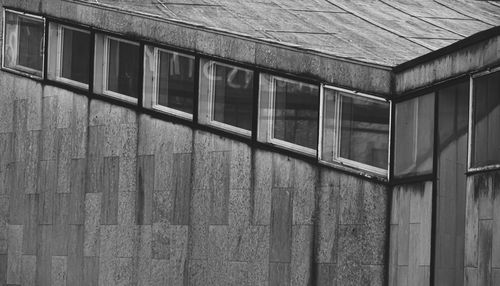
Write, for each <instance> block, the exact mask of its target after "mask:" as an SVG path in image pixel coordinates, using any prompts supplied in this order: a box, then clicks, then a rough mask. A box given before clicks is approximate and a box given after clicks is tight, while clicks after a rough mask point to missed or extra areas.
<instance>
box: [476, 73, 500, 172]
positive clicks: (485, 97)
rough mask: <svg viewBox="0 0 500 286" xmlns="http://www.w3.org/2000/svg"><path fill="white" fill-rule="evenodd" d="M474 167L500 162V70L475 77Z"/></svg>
mask: <svg viewBox="0 0 500 286" xmlns="http://www.w3.org/2000/svg"><path fill="white" fill-rule="evenodd" d="M473 86H474V94H473V97H474V99H473V100H474V102H473V103H474V112H473V115H474V118H473V127H474V129H473V134H472V135H473V139H472V141H473V152H472V158H471V159H472V162H471V163H472V164H471V166H472V167H482V166H487V165H494V164H500V127H499V126H500V72H495V73H492V74H488V75H485V76H481V77H478V78H475V79H474V84H473Z"/></svg>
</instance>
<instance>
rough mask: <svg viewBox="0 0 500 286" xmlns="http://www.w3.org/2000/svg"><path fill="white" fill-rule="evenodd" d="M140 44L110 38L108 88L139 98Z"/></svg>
mask: <svg viewBox="0 0 500 286" xmlns="http://www.w3.org/2000/svg"><path fill="white" fill-rule="evenodd" d="M139 55H140V53H139V45H137V44H133V43H129V42H124V41H119V40H115V39H111V38H110V39H108V58H107V59H108V62H107V71H108V74H107V90H109V91H112V92H116V93H119V94H123V95H127V96H130V97H134V98H137V92H138V79H139V61H138V57H139Z"/></svg>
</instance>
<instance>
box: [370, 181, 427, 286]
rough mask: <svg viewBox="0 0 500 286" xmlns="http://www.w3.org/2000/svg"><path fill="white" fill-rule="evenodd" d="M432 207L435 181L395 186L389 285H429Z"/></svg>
mask: <svg viewBox="0 0 500 286" xmlns="http://www.w3.org/2000/svg"><path fill="white" fill-rule="evenodd" d="M431 206H432V182H425V183H418V184H413V185H412V184H410V185H402V186H397V187H395V188H394V190H393V197H392V209H391V218H390V219H391V229H390V241H391V244H390V254H389V285H429V283H430V276H429V275H430V262H431V258H430V257H431V256H430V253H431V251H430V247H431V243H430V242H431V223H432V222H431V221H432V208H431ZM370 241H372V240H370Z"/></svg>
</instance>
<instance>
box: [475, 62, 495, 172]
mask: <svg viewBox="0 0 500 286" xmlns="http://www.w3.org/2000/svg"><path fill="white" fill-rule="evenodd" d="M496 72H500V66H497V67H494V68H491V69H488V70H485V71H481V72H477V73H474V74H471V75H470V77H469V127H468V132H469V134H468V136H467V171H468V172H479V171H488V170H497V169H500V163H498V164H489V165H485V166H481V167H472V153H473V152H474V150H473V148H474V146H473V145H474V144H473V143H474V141H475V138H474V136H473V132H474V127H475V125H474V115H475V113H474V111H475V110H474V109H475V101H474V79H476V78H479V77H482V76H486V75H489V74H492V73H496Z"/></svg>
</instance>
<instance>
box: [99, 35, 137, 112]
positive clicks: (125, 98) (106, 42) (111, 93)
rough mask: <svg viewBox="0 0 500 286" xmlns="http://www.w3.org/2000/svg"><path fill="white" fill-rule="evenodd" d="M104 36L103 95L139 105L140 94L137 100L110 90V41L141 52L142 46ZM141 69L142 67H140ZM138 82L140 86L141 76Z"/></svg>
mask: <svg viewBox="0 0 500 286" xmlns="http://www.w3.org/2000/svg"><path fill="white" fill-rule="evenodd" d="M103 36H104V43H103V44H104V50H103V59H102V62H103V71H102V73H103V74H102V94H103V95H106V96H109V97H113V98H117V99H120V100H122V101H126V102H129V103H133V104H138V102H139V97H140V96H142V95H141V94H138V95H137V98H135V97H132V96H128V95H126V94H122V93H119V92H115V91H112V90H109V89H108V73H109V46H110V41H111V40H115V41H117V42H122V43H127V44H132V45H135V46H137V47H139V50H140V47H141V44H140V43H139V42H134V41H130V40H126V39H123V38H118V37H115V36H111V35H106V34H105V35H103ZM138 56H143V55H141V53H140V52H139V55H138ZM139 68H140V65H139ZM137 82H138V84H139V85H140V84H141V80H140V75H139V77H138V78H137ZM141 91H142V86H141Z"/></svg>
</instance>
